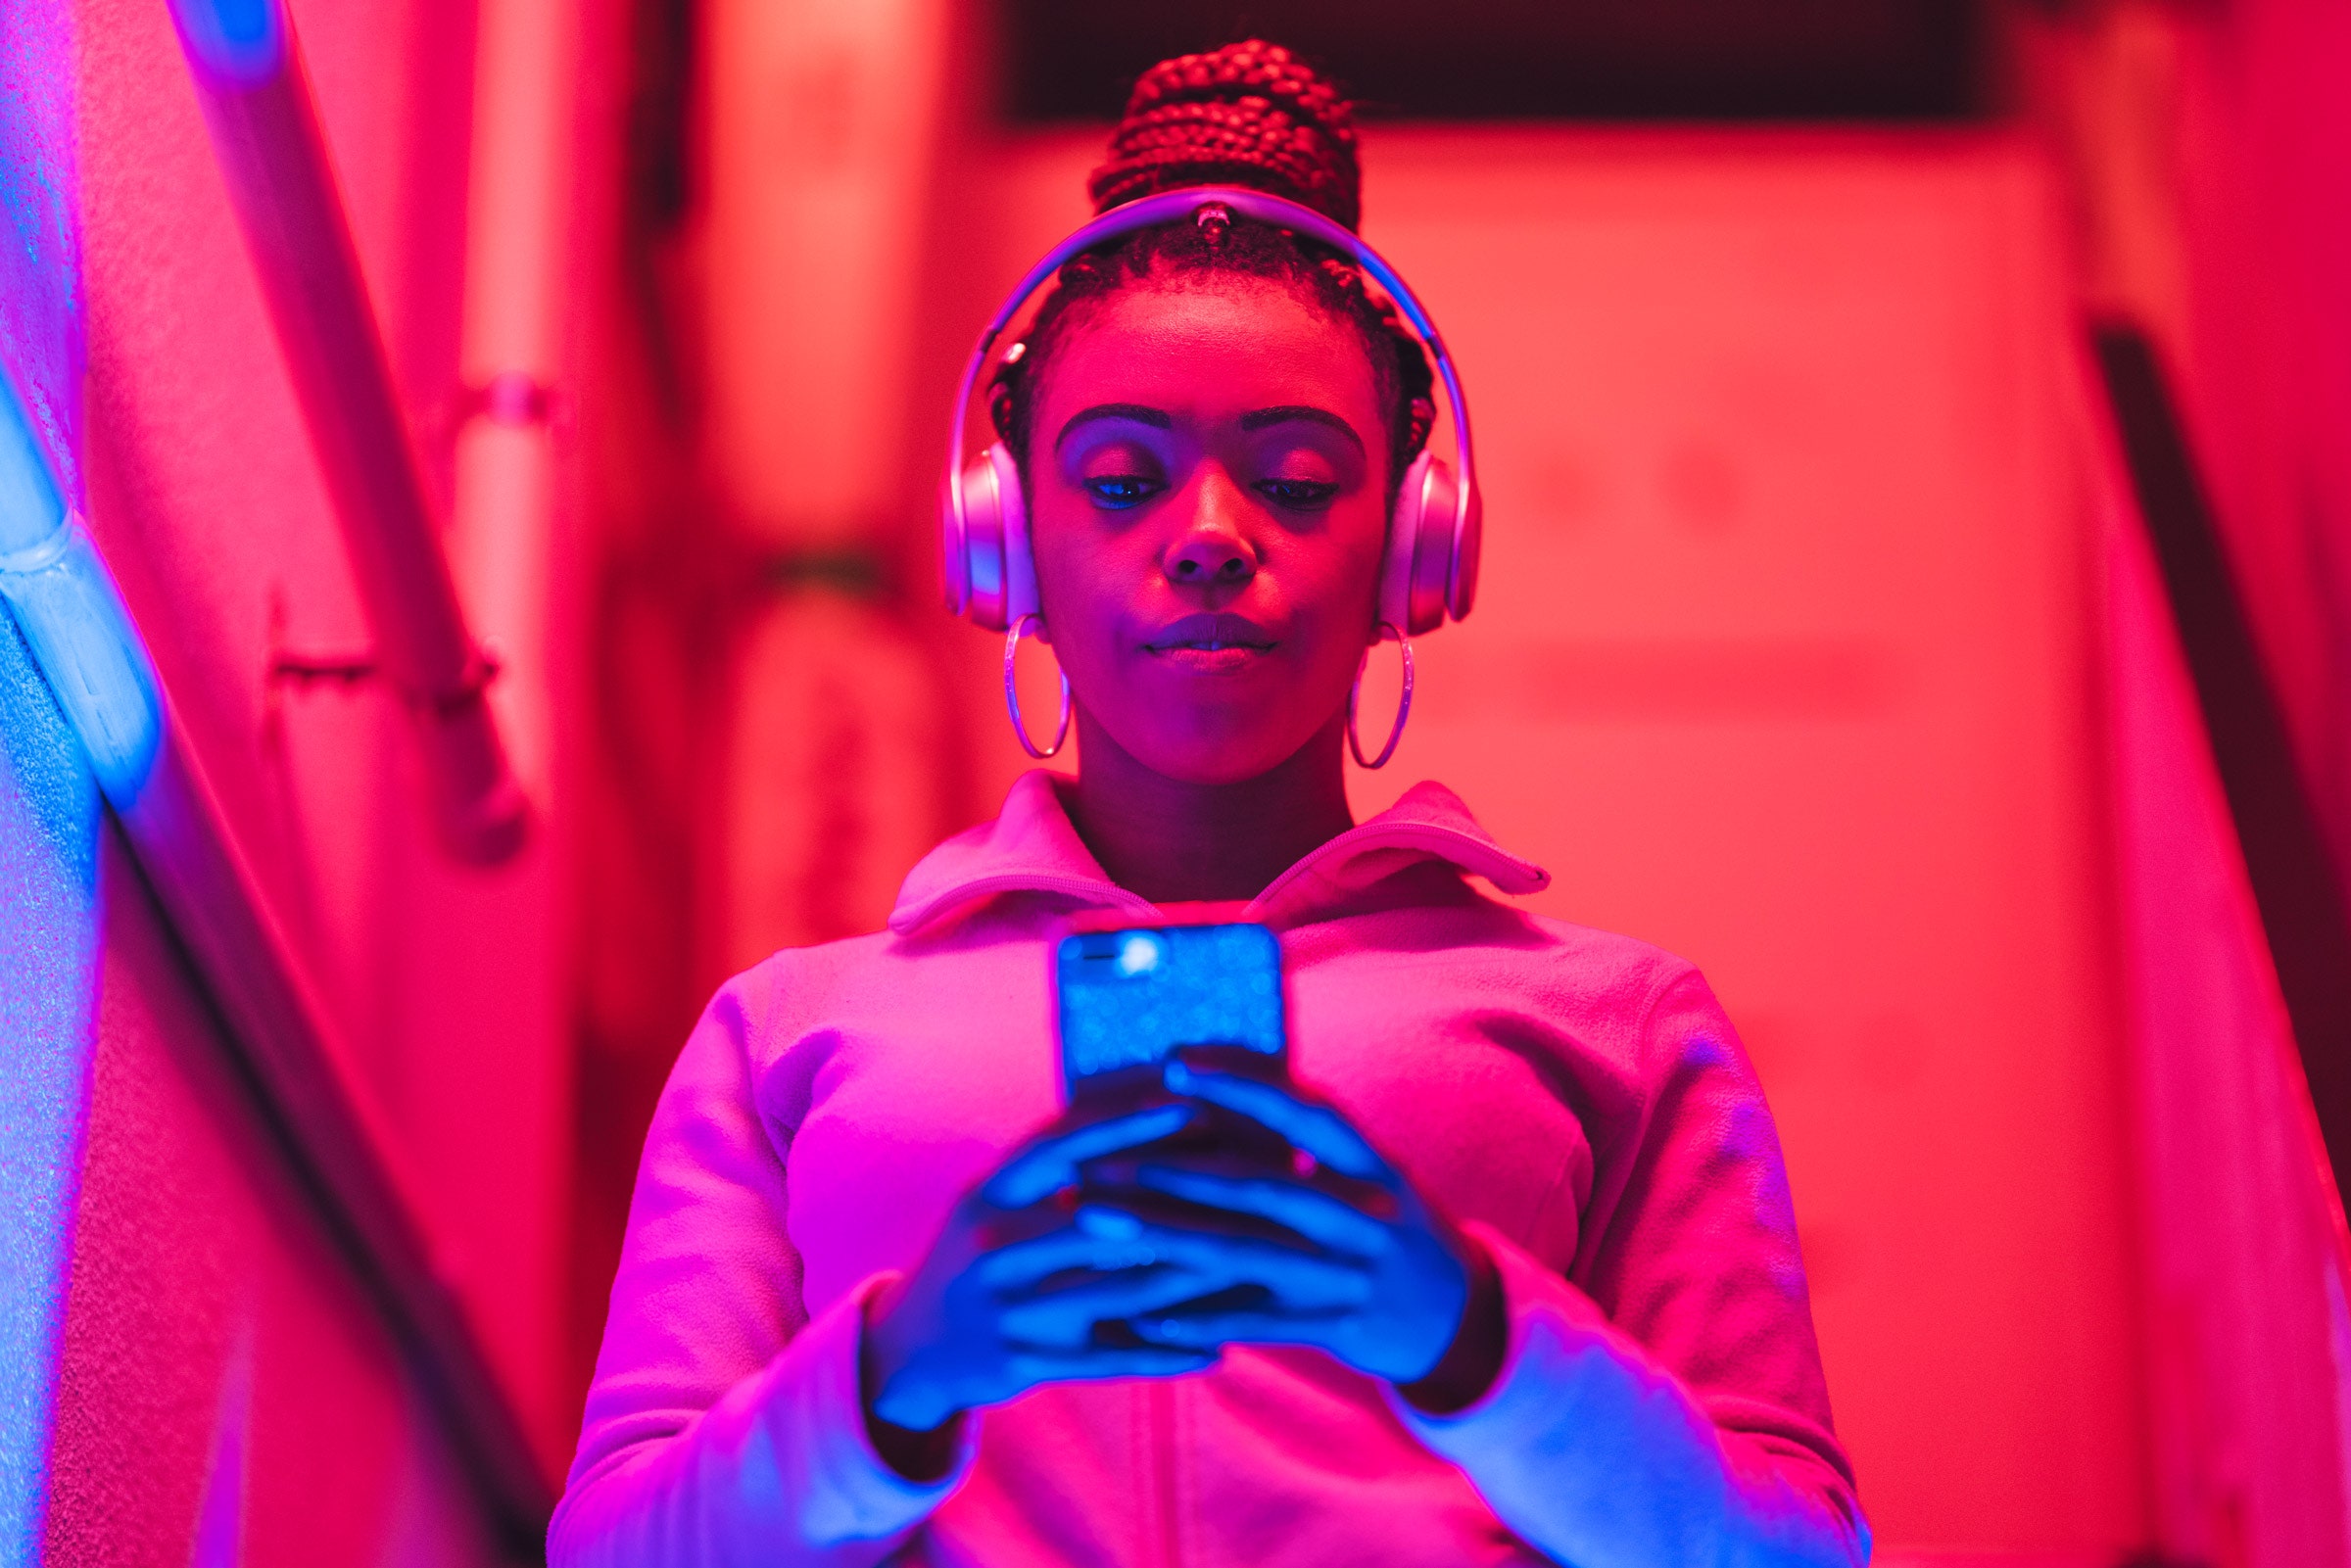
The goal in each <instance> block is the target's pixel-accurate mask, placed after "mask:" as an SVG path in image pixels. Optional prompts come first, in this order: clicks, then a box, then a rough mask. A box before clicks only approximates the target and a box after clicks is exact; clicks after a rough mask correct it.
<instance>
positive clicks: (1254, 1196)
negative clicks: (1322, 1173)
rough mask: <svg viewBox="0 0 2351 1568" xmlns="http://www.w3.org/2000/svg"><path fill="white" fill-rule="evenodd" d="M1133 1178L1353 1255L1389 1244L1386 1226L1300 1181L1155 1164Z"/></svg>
mask: <svg viewBox="0 0 2351 1568" xmlns="http://www.w3.org/2000/svg"><path fill="white" fill-rule="evenodd" d="M1134 1181H1135V1184H1136V1185H1137V1186H1141V1187H1147V1188H1149V1189H1150V1190H1151V1191H1153V1192H1161V1193H1166V1194H1167V1195H1168V1196H1169V1197H1171V1198H1181V1199H1183V1200H1184V1201H1185V1202H1187V1203H1195V1204H1202V1205H1205V1206H1207V1207H1208V1208H1211V1209H1228V1210H1232V1211H1234V1212H1238V1213H1244V1214H1255V1215H1257V1216H1258V1217H1259V1218H1261V1219H1270V1220H1271V1221H1273V1223H1275V1224H1277V1225H1285V1226H1287V1227H1288V1228H1290V1229H1291V1230H1294V1231H1296V1232H1297V1233H1298V1234H1299V1235H1301V1236H1304V1237H1305V1238H1306V1239H1307V1240H1309V1241H1312V1242H1319V1243H1320V1244H1321V1245H1323V1246H1325V1247H1329V1248H1333V1249H1335V1250H1336V1251H1339V1252H1342V1253H1349V1254H1352V1255H1355V1256H1357V1257H1364V1258H1368V1257H1371V1256H1373V1255H1375V1254H1377V1253H1378V1252H1379V1251H1380V1250H1381V1249H1382V1248H1383V1247H1385V1246H1386V1244H1387V1239H1388V1230H1387V1226H1385V1225H1383V1224H1381V1223H1380V1222H1379V1221H1378V1220H1376V1219H1373V1218H1371V1217H1370V1216H1369V1215H1367V1214H1366V1213H1364V1212H1361V1211H1360V1210H1357V1209H1355V1208H1353V1207H1351V1206H1350V1205H1348V1204H1347V1203H1345V1202H1344V1201H1342V1200H1340V1199H1338V1198H1334V1197H1332V1196H1331V1195H1330V1194H1329V1193H1326V1192H1318V1191H1316V1190H1315V1189H1314V1188H1312V1187H1309V1186H1307V1185H1305V1184H1304V1183H1303V1182H1297V1181H1287V1180H1283V1179H1281V1178H1279V1177H1274V1176H1221V1175H1216V1174H1214V1173H1212V1172H1209V1171H1205V1170H1191V1169H1186V1168H1184V1167H1182V1166H1178V1165H1159V1164H1146V1165H1141V1166H1138V1167H1137V1168H1136V1170H1135V1172H1134Z"/></svg>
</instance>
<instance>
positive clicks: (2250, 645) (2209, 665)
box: [2089, 317, 2351, 1212]
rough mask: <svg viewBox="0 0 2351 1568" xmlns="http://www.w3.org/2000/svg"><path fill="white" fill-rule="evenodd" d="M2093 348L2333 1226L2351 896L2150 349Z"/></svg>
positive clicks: (2108, 339)
mask: <svg viewBox="0 0 2351 1568" xmlns="http://www.w3.org/2000/svg"><path fill="white" fill-rule="evenodd" d="M2089 339H2090V347H2091V350H2092V352H2093V353H2094V355H2095V357H2096V362H2097V366H2098V371H2099V375H2100V377H2101V379H2102V381H2103V385H2104V391H2105V394H2106V406H2107V412H2108V415H2109V417H2110V418H2111V419H2112V422H2113V427H2114V432H2115V436H2116V439H2117V442H2118V444H2119V448H2120V451H2121V455H2122V457H2123V461H2124V465H2125V467H2126V468H2127V470H2128V472H2129V475H2130V480H2131V486H2132V490H2133V493H2134V495H2135V498H2136V499H2137V502H2138V512H2139V516H2140V518H2141V520H2142V521H2143V522H2144V523H2145V524H2146V529H2147V538H2148V542H2149V544H2150V545H2151V546H2152V547H2153V550H2154V556H2155V563H2156V566H2157V568H2158V570H2159V571H2160V572H2161V574H2162V578H2163V583H2164V587H2165V590H2166V592H2167V594H2169V597H2170V600H2171V609H2172V614H2173V617H2174V619H2175V620H2176V621H2177V622H2178V625H2179V629H2180V641H2181V649H2182V652H2183V654H2184V655H2185V657H2186V660H2187V670H2188V676H2189V678H2190V680H2191V681H2192V682H2193V683H2194V686H2195V689H2196V697H2197V701H2198V704H2199V706H2200V707H2201V709H2202V711H2203V718H2204V728H2205V730H2206V732H2207V733H2208V734H2209V735H2210V736H2211V737H2212V753H2213V761H2214V763H2215V765H2216V766H2217V768H2218V770H2219V773H2220V779H2221V788H2222V792H2223V794H2224V795H2226V797H2227V798H2228V801H2229V810H2230V815H2231V819H2232V820H2233V822H2234V824H2235V827H2236V836H2237V842H2238V845H2239V846H2240V848H2241V849H2242V851H2243V853H2244V857H2245V872H2246V876H2247V879H2249V880H2250V882H2251V884H2252V888H2253V899H2254V903H2255V906H2256V907H2257V908H2258V909H2259V910H2260V913H2261V923H2262V929H2263V933H2264V935H2266V936H2267V937H2268V939H2269V948H2270V958H2271V962H2272V964H2273V965H2274V966H2275V967H2276V969H2277V972H2278V988H2279V993H2280V994H2281V995H2282V996H2283V998H2284V1001H2285V1011H2286V1017H2287V1019H2288V1020H2289V1022H2291V1023H2292V1025H2293V1033H2294V1043H2295V1045H2296V1047H2297V1048H2298V1049H2299V1051H2300V1054H2301V1058H2302V1071H2303V1076H2304V1078H2305V1079H2306V1080H2307V1082H2308V1085H2309V1089H2310V1098H2311V1105H2312V1109H2313V1110H2314V1111H2315V1112H2316V1113H2317V1117H2318V1124H2319V1131H2320V1135H2321V1139H2322V1141H2323V1142H2324V1145H2325V1148H2324V1150H2323V1155H2324V1158H2325V1163H2326V1167H2327V1174H2330V1175H2331V1176H2332V1178H2333V1185H2334V1190H2335V1194H2336V1202H2337V1212H2340V1205H2341V1203H2342V1202H2343V1201H2344V1200H2345V1199H2347V1198H2351V891H2347V890H2346V889H2345V888H2344V886H2343V884H2342V883H2341V881H2340V880H2338V879H2337V874H2336V871H2335V861H2334V857H2333V855H2332V853H2331V852H2330V850H2329V847H2328V845H2327V834H2326V830H2325V828H2324V827H2323V825H2322V824H2321V821H2320V818H2319V812H2318V807H2317V804H2316V803H2315V802H2314V801H2313V800H2312V799H2311V797H2310V791H2309V786H2308V785H2307V784H2305V782H2304V780H2303V777H2302V772H2301V768H2300V765H2299V763H2298V762H2297V760H2296V758H2295V755H2294V747H2293V741H2292V738H2291V736H2289V735H2288V733H2287V729H2286V722H2285V712H2284V709H2283V708H2282V707H2281V706H2280V704H2279V699H2278V695H2277V692H2276V690H2275V689H2273V688H2272V686H2271V684H2270V677H2269V673H2268V670H2267V669H2266V667H2265V666H2264V665H2263V662H2262V655H2261V649H2260V646H2259V645H2258V643H2257V642H2256V641H2255V638H2254V632H2253V624H2252V620H2251V618H2250V617H2249V616H2248V614H2247V613H2246V610H2245V605H2244V602H2243V599H2242V597H2241V596H2240V594H2239V593H2238V590H2237V587H2236V581H2235V576H2234V573H2233V571H2232V570H2231V566H2230V562H2229V555H2228V550H2227V548H2226V546H2224V544H2223V542H2222V538H2221V531H2220V523H2219V519H2218V518H2217V517H2215V515H2214V514H2213V508H2212V502H2211V499H2210V498H2209V497H2208V496H2207V494H2206V492H2205V488H2204V481H2203V476H2202V474H2201V473H2200V472H2199V470H2198V468H2197V464H2196V458H2195V452H2194V451H2193V449H2192V448H2191V447H2190V446H2189V444H2188V438H2187V431H2186V428H2185V426H2184V425H2183V423H2182V421H2181V418H2180V413H2179V410H2178V408H2177V407H2176V406H2175V405H2174V403H2173V398H2172V391H2171V383H2170V381H2169V380H2168V379H2167V377H2166V376H2165V373H2164V365H2163V361H2162V359H2161V358H2160V357H2159V356H2158V355H2157V353H2156V349H2155V345H2154V342H2153V340H2152V339H2151V338H2149V336H2148V335H2147V334H2146V332H2145V331H2143V330H2142V329H2141V328H2140V327H2139V326H2138V325H2136V324H2135V322H2133V321H2130V320H2128V319H2125V318H2122V317H2109V318H2106V319H2102V320H2095V321H2092V322H2091V323H2090V325H2089Z"/></svg>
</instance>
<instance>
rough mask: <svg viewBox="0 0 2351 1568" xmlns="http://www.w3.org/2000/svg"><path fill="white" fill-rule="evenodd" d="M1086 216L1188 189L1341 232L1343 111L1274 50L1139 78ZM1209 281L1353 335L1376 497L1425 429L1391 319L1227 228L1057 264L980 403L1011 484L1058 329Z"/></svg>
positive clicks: (1347, 128) (1353, 278)
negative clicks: (1145, 291) (1314, 218)
mask: <svg viewBox="0 0 2351 1568" xmlns="http://www.w3.org/2000/svg"><path fill="white" fill-rule="evenodd" d="M1086 184H1087V189H1088V191H1089V192H1090V193H1091V194H1092V196H1093V199H1094V210H1095V212H1096V213H1106V212H1108V211H1110V210H1111V209H1112V208H1114V207H1118V206H1120V205H1121V204H1123V203H1126V202H1131V201H1135V200H1138V199H1140V198H1142V197H1145V196H1151V195H1155V194H1157V193H1159V192H1161V191H1169V190H1181V189H1184V188H1186V187H1188V186H1198V185H1241V186H1246V187H1248V188H1250V189H1253V190H1262V191H1266V192H1268V193H1269V194H1271V195H1274V196H1282V197H1286V198H1288V199H1289V200H1291V201H1294V202H1298V203H1300V204H1301V205H1303V206H1306V207H1310V208H1312V209H1314V210H1315V211H1316V212H1319V213H1321V214H1324V215H1326V216H1328V217H1330V218H1331V219H1332V220H1333V221H1335V222H1338V223H1341V224H1343V225H1345V226H1346V227H1347V228H1350V229H1353V228H1355V227H1356V226H1357V225H1358V223H1359V221H1360V220H1361V217H1362V213H1363V195H1362V193H1363V171H1362V168H1361V166H1360V165H1359V164H1358V163H1357V160H1356V136H1355V121H1354V117H1353V114H1352V112H1351V109H1350V107H1349V105H1348V103H1347V100H1346V99H1345V98H1343V97H1342V96H1340V94H1339V91H1338V89H1337V88H1336V87H1334V86H1333V85H1331V83H1330V82H1329V81H1328V80H1326V79H1325V78H1323V77H1322V76H1320V75H1319V74H1318V73H1317V72H1316V71H1314V70H1313V68H1311V67H1309V66H1307V65H1306V64H1304V63H1303V62H1302V61H1300V60H1298V59H1297V57H1296V56H1294V55H1292V54H1291V53H1290V52H1289V51H1288V50H1287V49H1284V48H1281V47H1280V46H1279V45H1277V44H1270V43H1266V42H1263V41H1262V40H1257V39H1252V40H1250V41H1248V42H1246V43H1237V44H1228V45H1226V46H1225V47H1224V48H1223V49H1219V50H1216V51H1215V52H1213V53H1210V54H1205V55H1183V56H1180V57H1178V58H1176V59H1174V60H1165V61H1162V62H1160V64H1158V65H1156V66H1154V67H1152V68H1151V69H1150V70H1149V71H1145V72H1144V73H1143V75H1142V78H1141V79H1140V80H1139V81H1137V82H1136V83H1135V84H1134V93H1133V96H1132V97H1131V98H1129V99H1128V104H1127V116H1126V118H1125V119H1123V120H1121V121H1120V122H1119V127H1118V129H1117V130H1116V131H1115V132H1114V133H1113V134H1112V136H1111V140H1110V161H1109V162H1108V163H1106V164H1104V165H1103V166H1101V167H1100V168H1097V169H1095V170H1094V173H1093V177H1092V178H1091V179H1089V180H1088V181H1087V182H1086ZM1204 274H1221V275H1228V276H1235V277H1251V278H1259V279H1263V280H1265V281H1267V282H1271V283H1275V284H1279V285H1281V286H1284V287H1287V288H1289V289H1291V290H1293V291H1294V292H1296V293H1297V294H1299V295H1300V296H1301V297H1303V298H1304V299H1305V300H1306V301H1307V302H1308V303H1309V304H1311V305H1313V306H1314V307H1315V308H1317V309H1319V310H1321V311H1323V312H1324V313H1325V314H1327V315H1328V316H1330V317H1331V318H1332V319H1333V320H1336V321H1340V322H1344V323H1345V324H1347V325H1348V326H1350V327H1352V328H1354V329H1355V331H1356V333H1357V335H1358V336H1359V337H1360V338H1361V339H1362V341H1363V344H1364V349H1365V352H1366V354H1367V356H1368V357H1369V359H1370V361H1371V373H1372V377H1373V380H1374V383H1375V385H1376V388H1377V390H1378V393H1379V396H1380V401H1381V404H1382V405H1383V406H1385V407H1386V408H1387V409H1388V438H1389V440H1388V444H1389V457H1390V461H1389V465H1388V482H1389V485H1390V487H1391V489H1392V488H1393V487H1394V486H1395V485H1396V484H1398V483H1400V482H1401V481H1402V478H1403V475H1404V470H1405V468H1406V467H1407V466H1408V465H1409V464H1410V463H1411V462H1412V460H1413V458H1414V457H1415V456H1416V455H1417V454H1418V453H1419V451H1420V449H1421V447H1422V446H1423V445H1425V444H1426V443H1427V440H1428V433H1429V429H1430V427H1431V426H1432V425H1433V424H1434V423H1435V422H1436V402H1435V380H1436V378H1435V375H1434V372H1433V371H1432V370H1431V369H1430V367H1429V362H1428V355H1427V353H1426V351H1424V350H1423V349H1422V348H1421V346H1420V342H1419V340H1418V339H1417V338H1415V337H1414V336H1413V335H1412V333H1410V332H1409V331H1407V330H1406V329H1405V325H1404V322H1403V321H1402V319H1401V318H1400V317H1399V316H1398V314H1397V311H1396V308H1395V306H1394V305H1393V304H1392V303H1390V302H1389V301H1388V300H1386V299H1385V298H1382V297H1381V296H1379V295H1377V294H1374V293H1373V292H1372V291H1370V290H1369V289H1367V287H1366V286H1365V283H1364V279H1363V275H1362V272H1361V270H1360V269H1359V268H1358V267H1357V266H1356V264H1355V262H1354V261H1353V259H1352V258H1350V257H1347V256H1343V255H1341V254H1340V253H1338V252H1335V251H1333V250H1331V249H1330V248H1329V247H1328V246H1325V245H1321V244H1319V243H1317V242H1316V241H1314V240H1310V239H1302V238H1300V237H1299V236H1297V235H1295V234H1293V233H1291V232H1290V231H1289V230H1287V229H1282V228H1277V227H1275V226H1273V225H1272V224H1270V223H1261V222H1258V221H1256V220H1254V219H1251V218H1246V217H1242V216H1239V215H1237V214H1235V215H1233V216H1232V217H1231V218H1230V219H1229V220H1228V221H1226V220H1220V219H1217V218H1214V217H1211V218H1209V219H1208V220H1204V221H1197V222H1195V221H1189V220H1185V221H1178V222H1174V223H1167V224H1162V225H1160V226H1159V227H1157V228H1150V229H1143V230H1141V231H1139V232H1137V233H1134V234H1129V235H1128V236H1127V237H1126V238H1125V239H1123V240H1121V241H1118V242H1116V243H1114V244H1112V245H1109V246H1105V247H1103V248H1102V249H1100V250H1094V251H1088V252H1086V253H1084V254H1083V255H1080V256H1078V257H1074V258H1072V259H1071V260H1070V261H1068V262H1067V263H1066V264H1064V265H1063V267H1062V269H1061V273H1060V276H1059V278H1058V280H1057V283H1056V286H1055V288H1054V290H1053V292H1052V293H1051V294H1049V295H1047V296H1046V298H1045V302H1044V304H1043V305H1042V306H1040V307H1039V308H1038V309H1037V313H1036V319H1035V320H1034V322H1033V323H1032V325H1031V327H1030V329H1029V335H1028V338H1027V340H1026V345H1025V348H1024V351H1023V352H1022V353H1020V354H1018V355H1016V356H1010V357H1008V358H1007V360H1006V362H1005V364H1004V365H1003V367H1002V368H1001V369H999V370H998V371H997V372H996V379H995V381H994V383H993V384H992V385H991V386H990V388H989V391H988V412H989V415H990V417H991V419H992V420H993V422H994V424H995V427H996V433H997V434H998V435H999V436H1000V437H1002V438H1003V440H1004V443H1005V445H1006V446H1008V447H1009V448H1011V450H1012V452H1013V455H1014V456H1015V458H1017V459H1018V460H1019V461H1020V462H1021V464H1022V466H1023V468H1024V470H1025V469H1026V467H1027V465H1028V455H1029V443H1030V434H1031V421H1032V416H1033V412H1034V402H1035V399H1034V396H1033V389H1034V388H1035V386H1036V385H1037V383H1038V380H1039V378H1040V377H1041V375H1042V373H1043V367H1044V365H1045V364H1046V362H1047V361H1049V360H1050V358H1051V357H1052V353H1053V348H1054V345H1055V343H1056V342H1057V341H1058V339H1059V338H1060V336H1061V333H1062V332H1063V331H1064V330H1065V329H1066V326H1067V323H1068V321H1069V317H1070V313H1071V311H1072V310H1074V309H1085V308H1088V307H1089V306H1092V305H1097V304H1099V303H1100V302H1101V301H1103V300H1105V299H1107V298H1109V297H1110V296H1111V295H1113V294H1115V293H1117V292H1118V291H1119V290H1121V289H1123V288H1126V287H1128V286H1129V285H1131V284H1135V283H1138V282H1142V281H1144V280H1146V279H1150V278H1154V277H1185V276H1199V275H1204Z"/></svg>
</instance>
